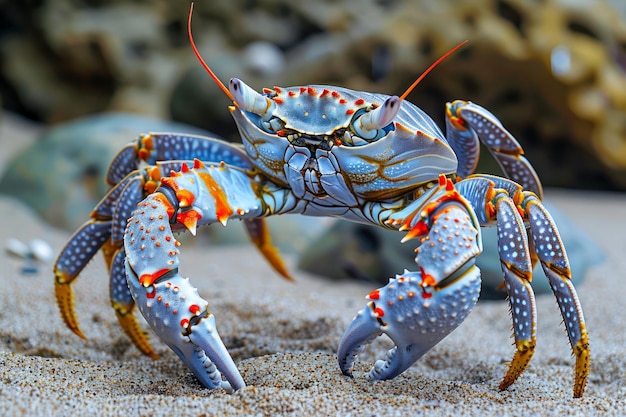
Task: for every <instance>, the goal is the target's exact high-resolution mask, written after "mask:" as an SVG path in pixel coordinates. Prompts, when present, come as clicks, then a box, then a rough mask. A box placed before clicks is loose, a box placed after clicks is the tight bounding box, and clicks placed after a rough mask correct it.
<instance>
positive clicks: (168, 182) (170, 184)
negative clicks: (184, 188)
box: [161, 171, 178, 192]
mask: <svg viewBox="0 0 626 417" xmlns="http://www.w3.org/2000/svg"><path fill="white" fill-rule="evenodd" d="M175 174H176V173H175V172H174V171H172V172H171V173H170V176H169V177H165V178H162V179H161V183H162V184H164V185H167V186H168V187H170V188H171V189H172V190H174V192H175V191H176V190H178V184H177V183H176V181H175V180H174V177H175V176H176V175H175Z"/></svg>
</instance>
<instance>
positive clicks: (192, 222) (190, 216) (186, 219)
mask: <svg viewBox="0 0 626 417" xmlns="http://www.w3.org/2000/svg"><path fill="white" fill-rule="evenodd" d="M201 218H202V215H201V214H200V213H198V212H197V211H195V210H186V211H182V212H180V213H178V215H177V216H176V220H177V221H178V222H180V223H182V224H184V225H185V227H186V228H187V230H189V232H190V233H191V234H192V235H194V236H195V235H196V228H197V226H198V220H200V219H201Z"/></svg>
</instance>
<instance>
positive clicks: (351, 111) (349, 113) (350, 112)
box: [346, 109, 354, 116]
mask: <svg viewBox="0 0 626 417" xmlns="http://www.w3.org/2000/svg"><path fill="white" fill-rule="evenodd" d="M351 114H354V110H353V109H348V110H346V115H348V116H349V115H351Z"/></svg>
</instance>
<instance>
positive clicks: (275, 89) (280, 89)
mask: <svg viewBox="0 0 626 417" xmlns="http://www.w3.org/2000/svg"><path fill="white" fill-rule="evenodd" d="M274 91H276V92H277V93H282V92H283V89H282V88H280V87H277V86H274Z"/></svg>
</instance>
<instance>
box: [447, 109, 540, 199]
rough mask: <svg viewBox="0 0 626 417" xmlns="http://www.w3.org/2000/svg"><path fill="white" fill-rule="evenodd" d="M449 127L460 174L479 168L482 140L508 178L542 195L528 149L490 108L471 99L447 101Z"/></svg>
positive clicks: (470, 172)
mask: <svg viewBox="0 0 626 417" xmlns="http://www.w3.org/2000/svg"><path fill="white" fill-rule="evenodd" d="M446 128H447V129H446V138H447V140H448V142H449V143H450V146H452V149H454V151H455V153H456V155H457V157H458V159H459V166H458V169H457V174H458V175H459V176H461V177H462V178H465V177H467V176H469V175H470V174H473V173H474V171H475V170H476V165H477V164H478V156H479V151H480V147H479V141H480V142H482V143H483V144H484V145H485V146H486V147H487V149H489V152H491V154H492V155H493V156H494V158H495V159H496V161H497V162H498V164H499V165H500V167H501V168H502V171H504V174H505V175H506V176H507V177H508V178H510V179H512V180H513V181H515V182H516V183H518V184H521V185H522V186H523V187H524V189H526V190H529V191H532V192H534V193H535V194H537V195H538V196H539V197H540V198H541V196H542V194H543V189H542V186H541V181H540V180H539V177H538V176H537V173H536V172H535V169H534V168H533V167H532V165H531V164H530V162H528V160H527V159H526V158H525V157H524V150H523V149H522V147H521V145H520V144H519V142H518V141H517V140H516V139H515V137H513V135H511V133H510V132H509V131H507V130H506V129H505V128H504V126H502V123H500V121H499V120H498V118H497V117H496V116H494V115H493V114H492V113H491V112H490V111H488V110H487V109H485V108H484V107H481V106H479V105H477V104H474V103H472V102H469V101H463V100H455V101H454V102H452V103H447V104H446Z"/></svg>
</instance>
